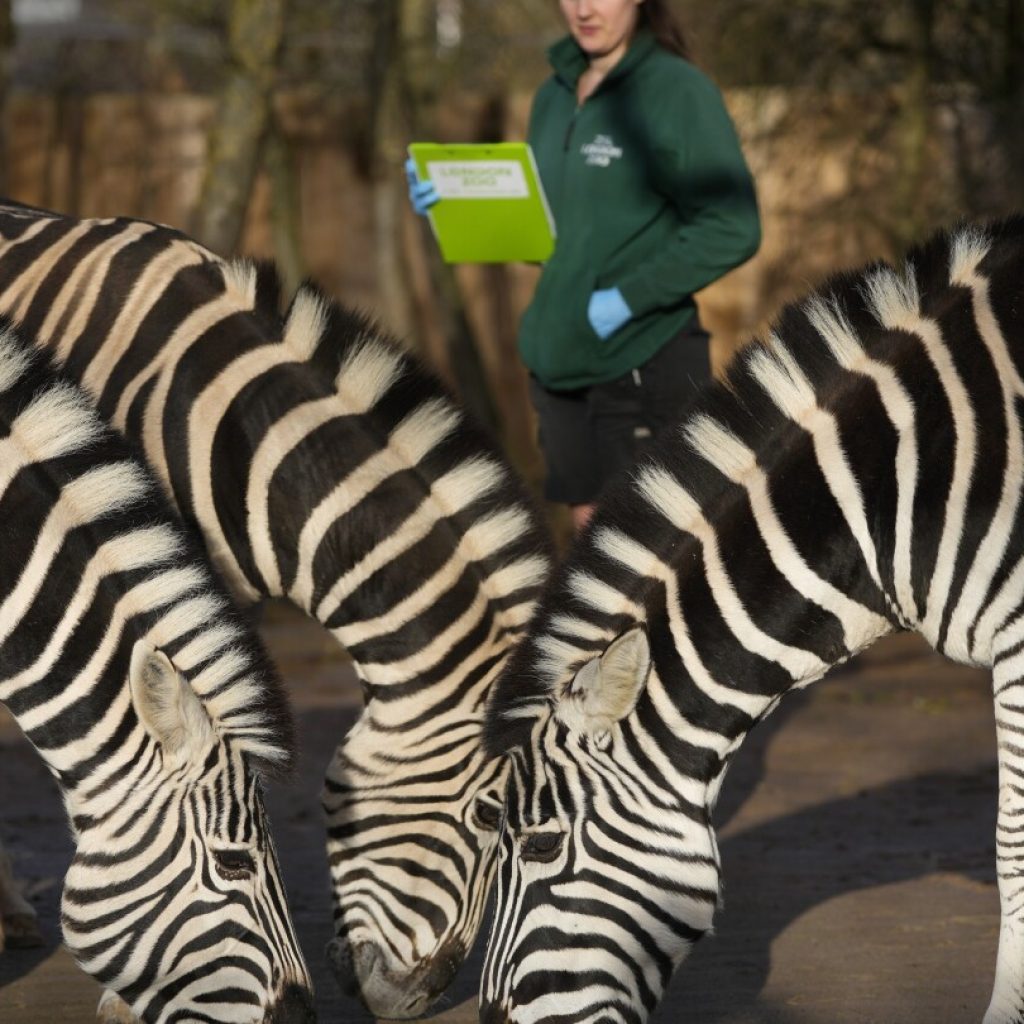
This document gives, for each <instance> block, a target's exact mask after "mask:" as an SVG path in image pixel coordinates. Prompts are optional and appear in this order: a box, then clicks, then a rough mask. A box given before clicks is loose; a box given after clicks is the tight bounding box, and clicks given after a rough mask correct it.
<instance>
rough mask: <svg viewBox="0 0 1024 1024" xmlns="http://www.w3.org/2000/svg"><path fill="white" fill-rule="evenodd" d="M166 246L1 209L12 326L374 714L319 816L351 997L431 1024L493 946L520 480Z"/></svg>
mask: <svg viewBox="0 0 1024 1024" xmlns="http://www.w3.org/2000/svg"><path fill="white" fill-rule="evenodd" d="M277 308H278V294H277V284H276V278H275V277H274V276H273V274H272V273H270V272H269V271H268V270H267V268H265V267H260V268H254V267H252V266H248V265H244V264H228V263H225V262H223V261H222V260H219V259H218V258H216V257H215V256H213V255H212V254H211V253H209V252H207V251H206V250H204V249H202V248H201V247H200V246H198V245H197V244H196V243H195V242H193V241H191V240H190V239H188V238H185V237H184V236H182V235H180V234H178V233H177V232H174V231H171V230H169V229H167V228H161V227H157V226H155V225H152V224H146V223H142V222H139V221H132V220H105V221H78V220H73V219H70V218H64V217H56V216H52V215H49V214H45V213H42V212H39V211H33V210H26V209H24V208H19V207H9V208H2V209H0V310H6V311H8V312H9V313H11V314H12V315H14V316H15V317H17V318H18V319H19V320H20V321H21V322H23V323H24V324H25V325H26V327H27V328H28V329H29V331H31V332H32V334H33V335H34V336H37V337H39V338H41V339H42V341H43V342H44V343H45V344H46V345H48V346H49V347H50V348H51V349H52V351H53V352H54V354H55V355H56V357H57V359H58V360H59V361H60V362H61V363H62V365H63V367H64V368H65V370H66V371H68V372H69V373H71V374H72V375H73V376H74V377H75V379H77V380H79V381H81V382H82V383H83V384H84V385H85V387H86V388H87V390H88V391H89V392H90V393H91V394H92V395H93V396H94V397H95V398H96V401H97V403H98V406H99V408H100V411H101V412H102V414H103V415H104V416H106V417H107V418H108V419H109V421H110V422H111V423H113V424H114V425H115V426H116V427H117V428H118V429H119V430H121V431H123V432H124V433H126V434H127V435H128V436H130V437H132V438H135V439H138V440H139V441H140V442H141V443H142V446H143V448H144V450H145V453H146V457H147V459H148V461H149V462H150V464H151V465H152V466H153V468H154V469H155V471H156V473H157V475H158V476H159V477H160V478H161V479H162V481H163V482H164V484H165V485H166V487H167V489H168V491H169V493H170V494H171V495H172V497H173V499H174V501H175V502H176V503H177V505H178V508H179V509H180V510H181V512H182V514H183V516H184V517H185V519H186V520H187V521H189V522H194V523H196V524H197V525H198V526H199V528H200V530H201V531H202V534H203V536H204V539H205V542H206V546H207V550H208V552H209V553H210V555H211V557H212V559H213V561H214V563H215V564H216V565H217V566H218V567H219V568H220V569H221V571H222V572H223V573H224V575H225V577H226V579H227V580H228V582H229V586H230V587H231V589H232V590H233V592H234V593H235V595H236V596H237V597H238V598H240V599H241V600H243V601H247V602H248V601H255V600H258V599H260V598H262V597H264V596H280V597H285V598H287V599H289V600H291V601H292V602H294V603H295V604H296V605H298V606H299V607H300V608H302V609H304V610H305V611H306V612H307V613H308V614H310V615H311V616H314V617H315V618H316V619H317V620H319V621H320V622H321V623H323V625H324V626H325V627H327V628H328V629H329V630H330V631H331V632H332V633H333V634H334V636H335V637H336V638H337V639H338V640H339V641H340V643H341V644H342V645H343V646H344V647H346V648H347V649H348V651H349V652H350V653H351V654H352V656H353V658H354V659H355V662H356V665H357V669H358V673H359V676H360V678H361V680H362V682H363V684H364V687H365V691H366V697H367V703H366V708H365V711H364V713H363V715H362V718H361V719H360V721H359V723H358V725H357V726H356V728H355V729H354V730H353V731H352V732H351V734H350V735H349V736H348V737H347V738H346V739H345V741H344V743H343V744H342V745H341V746H340V747H339V750H338V754H337V756H336V758H335V759H334V762H333V764H332V765H331V767H330V769H329V771H328V778H327V786H326V791H325V804H326V808H327V814H328V828H329V836H328V852H329V856H330V861H331V871H332V875H333V881H334V893H333V896H334V901H335V928H336V932H337V938H336V940H335V941H334V942H333V943H332V945H331V947H330V953H331V956H332V959H333V962H334V964H335V967H336V969H337V973H338V975H339V978H340V980H341V981H342V984H343V985H344V986H345V987H346V988H350V989H353V990H358V992H359V994H360V995H361V996H362V997H363V999H364V1000H365V1001H366V1003H367V1004H368V1006H369V1007H370V1008H371V1009H372V1010H373V1011H374V1012H376V1013H377V1014H378V1015H380V1016H388V1017H400V1016H414V1015H416V1014H417V1013H419V1012H421V1011H422V1010H423V1009H424V1008H425V1007H426V1006H427V1005H428V1003H429V1002H430V1000H431V999H432V998H433V997H434V996H436V995H437V994H438V993H439V992H440V991H441V990H442V989H443V988H444V986H445V985H446V984H447V982H448V981H449V980H450V978H451V976H452V974H453V973H454V970H455V968H456V967H457V966H458V964H459V963H460V961H461V959H462V957H463V955H464V953H465V950H466V949H467V948H468V947H469V945H470V944H471V943H472V940H473V937H474V935H475V934H476V931H477V930H478V928H479V923H480V918H481V914H482V911H483V904H484V901H485V899H486V895H487V891H488V888H489V885H490V879H491V877H492V874H493V855H494V851H495V848H496V842H495V837H496V832H495V825H496V819H497V807H498V804H499V793H500V790H501V788H502V785H503V779H502V777H501V771H502V764H501V762H500V761H497V760H486V759H484V758H483V756H482V752H481V743H480V733H481V728H482V718H483V703H484V700H485V695H486V693H487V690H488V688H489V686H490V683H491V681H492V680H493V678H494V676H495V675H496V673H497V671H498V669H499V668H500V666H501V664H502V662H503V660H504V659H505V657H506V655H507V652H508V651H509V650H510V648H511V646H512V645H513V643H514V642H515V640H516V639H517V638H518V637H519V636H520V634H521V633H522V631H523V630H524V629H525V625H526V622H527V620H528V618H529V615H530V614H531V612H532V608H533V604H534V600H535V597H536V595H537V593H538V591H539V586H540V582H541V580H542V578H543V576H544V574H545V572H546V570H547V566H548V564H549V563H548V556H547V552H546V545H545V541H544V539H543V535H542V532H541V531H540V529H539V528H538V526H537V521H536V518H535V516H534V513H533V512H532V511H531V510H530V508H529V505H528V502H527V501H526V500H525V499H524V496H523V493H522V491H521V489H520V488H519V487H518V486H517V484H516V483H515V482H514V480H513V478H512V475H511V474H510V472H509V470H508V469H507V467H506V466H505V464H504V463H503V461H502V460H501V459H500V457H499V456H498V455H497V454H496V453H495V452H494V451H493V449H492V446H491V445H489V444H488V443H487V442H486V441H485V440H484V438H483V437H482V436H481V435H480V434H479V433H478V432H477V431H476V430H475V429H474V428H473V427H472V426H471V425H470V424H468V423H467V422H466V420H465V419H464V417H463V416H462V414H461V412H460V411H459V410H458V408H457V407H456V405H455V404H454V403H453V402H452V401H451V399H450V398H449V397H448V396H447V395H446V394H445V392H444V390H443V389H442V388H441V387H440V386H439V385H438V384H437V383H436V382H435V381H434V380H433V378H432V377H431V376H430V375H428V374H426V373H425V372H424V371H423V370H422V368H421V367H419V366H418V365H417V364H416V363H415V362H414V360H412V359H411V358H410V357H409V356H407V355H405V354H404V353H402V352H401V350H400V349H399V348H398V347H397V346H396V345H394V344H393V343H392V342H390V341H389V340H388V339H386V338H382V337H381V336H380V334H379V333H378V332H377V331H375V330H374V329H373V328H372V326H371V325H370V324H368V323H367V322H366V321H365V320H363V319H361V318H360V317H358V316H355V315H353V314H351V313H349V312H347V311H345V310H343V309H341V308H340V307H338V306H337V305H335V304H333V303H331V302H329V301H328V300H327V299H326V298H325V297H324V296H323V295H321V294H320V293H318V292H317V291H316V290H315V289H313V288H308V287H307V288H303V289H302V290H301V291H300V292H299V294H298V295H297V296H296V297H295V299H294V300H293V301H292V303H291V306H290V309H289V311H288V313H287V316H286V317H284V318H282V317H281V316H280V315H279V314H278V312H277Z"/></svg>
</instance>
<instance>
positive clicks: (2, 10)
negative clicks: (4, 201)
mask: <svg viewBox="0 0 1024 1024" xmlns="http://www.w3.org/2000/svg"><path fill="white" fill-rule="evenodd" d="M13 51H14V22H13V21H12V20H11V0H0V195H7V94H8V90H9V89H10V84H11V54H12V53H13Z"/></svg>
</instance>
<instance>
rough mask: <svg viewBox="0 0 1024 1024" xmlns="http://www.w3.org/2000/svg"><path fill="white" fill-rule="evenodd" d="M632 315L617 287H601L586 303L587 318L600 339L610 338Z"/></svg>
mask: <svg viewBox="0 0 1024 1024" xmlns="http://www.w3.org/2000/svg"><path fill="white" fill-rule="evenodd" d="M632 316H633V312H632V310H631V309H630V308H629V306H627V305H626V300H625V299H624V298H623V297H622V292H620V291H619V289H618V288H602V289H600V290H599V291H596V292H594V294H593V295H591V296H590V302H588V303H587V319H588V320H589V321H590V326H591V327H593V328H594V333H595V334H596V335H597V336H598V337H599V338H600V339H601V340H602V341H604V339H605V338H610V337H611V336H612V335H613V334H614V333H615V332H616V331H617V330H618V329H619V328H620V327H621V326H622V325H623V324H624V323H626V321H627V320H630V319H632Z"/></svg>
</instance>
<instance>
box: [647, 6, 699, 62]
mask: <svg viewBox="0 0 1024 1024" xmlns="http://www.w3.org/2000/svg"><path fill="white" fill-rule="evenodd" d="M639 16H640V22H639V23H640V24H641V25H646V26H647V27H648V28H649V29H650V30H651V31H652V32H653V33H654V38H655V39H657V40H658V45H659V46H660V47H661V48H662V49H663V50H668V52H669V53H674V54H675V55H676V56H677V57H685V58H686V59H687V60H689V59H690V47H689V45H688V44H687V42H686V36H685V35H684V34H683V30H682V28H681V27H680V26H679V22H678V21H676V17H675V15H674V14H673V13H672V9H671V8H670V7H669V5H668V2H667V0H643V3H641V4H640V9H639Z"/></svg>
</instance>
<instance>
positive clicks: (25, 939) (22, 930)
mask: <svg viewBox="0 0 1024 1024" xmlns="http://www.w3.org/2000/svg"><path fill="white" fill-rule="evenodd" d="M0 934H2V936H3V941H2V946H0V948H3V947H6V948H7V949H36V948H38V947H39V946H41V945H42V944H43V933H42V932H41V931H40V930H39V920H38V918H37V917H36V916H35V914H5V915H4V919H3V927H2V929H0Z"/></svg>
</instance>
